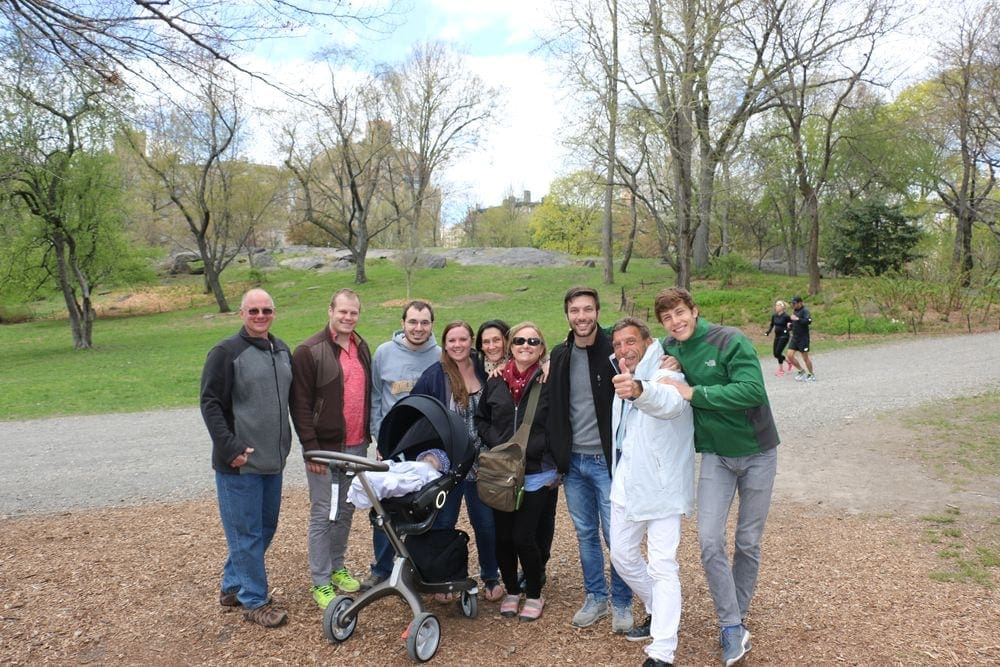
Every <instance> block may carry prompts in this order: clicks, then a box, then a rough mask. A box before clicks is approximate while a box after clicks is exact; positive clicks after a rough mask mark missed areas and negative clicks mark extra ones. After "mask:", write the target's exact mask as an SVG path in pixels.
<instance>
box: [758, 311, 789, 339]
mask: <svg viewBox="0 0 1000 667" xmlns="http://www.w3.org/2000/svg"><path fill="white" fill-rule="evenodd" d="M791 321H792V318H791V317H790V316H789V314H788V313H785V312H782V313H772V314H771V323H770V324H769V325H768V327H767V331H765V332H764V335H765V336H766V335H768V334H769V333H771V331H774V337H775V338H788V327H789V324H791Z"/></svg>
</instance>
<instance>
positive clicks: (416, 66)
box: [381, 42, 499, 248]
mask: <svg viewBox="0 0 1000 667" xmlns="http://www.w3.org/2000/svg"><path fill="white" fill-rule="evenodd" d="M381 79H382V82H383V85H384V86H385V91H386V101H387V109H388V114H387V119H388V120H389V121H390V122H391V128H392V137H393V141H392V143H393V147H394V150H393V159H392V160H391V161H390V163H389V168H388V170H387V175H388V177H389V179H390V186H389V187H390V190H389V193H390V198H391V202H392V206H393V209H394V211H395V215H396V216H397V217H398V218H399V219H400V220H401V221H404V223H405V225H406V227H407V234H408V237H409V239H408V240H409V245H410V247H411V248H416V247H418V246H419V245H422V244H421V229H422V228H426V227H429V228H430V229H429V239H428V240H429V241H430V242H431V244H432V245H438V242H439V233H440V225H439V221H438V220H437V215H436V213H437V212H436V211H431V212H433V213H434V215H433V216H429V215H427V213H428V209H434V208H435V206H434V204H435V203H436V202H437V200H438V198H439V196H440V190H439V189H436V188H435V187H434V185H433V183H434V181H433V179H434V176H435V175H436V174H438V173H439V172H440V170H441V169H442V168H443V167H445V166H447V165H449V164H452V163H453V162H454V160H455V159H457V158H458V157H459V156H461V155H462V154H464V153H466V152H467V151H469V150H471V149H472V148H474V147H475V146H476V144H477V143H478V141H479V136H480V132H482V130H483V129H485V127H486V126H487V125H488V124H489V123H490V122H492V120H493V118H494V114H495V113H496V108H497V102H498V97H499V92H498V91H497V90H496V89H493V88H490V87H488V86H487V85H486V84H485V82H483V81H482V80H481V79H480V78H479V77H478V76H476V75H475V74H473V73H471V72H469V71H468V69H467V68H466V66H465V64H464V63H463V61H462V58H461V57H460V56H459V54H457V53H455V52H454V51H452V50H450V49H449V48H448V47H446V46H445V45H444V44H442V43H440V42H428V43H422V44H418V45H416V46H415V47H414V49H413V51H412V53H411V54H410V56H409V58H408V59H407V60H406V62H404V63H403V64H402V65H401V66H400V67H398V68H393V69H387V70H386V71H384V72H383V73H382V75H381Z"/></svg>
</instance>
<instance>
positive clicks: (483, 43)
mask: <svg viewBox="0 0 1000 667" xmlns="http://www.w3.org/2000/svg"><path fill="white" fill-rule="evenodd" d="M546 6H547V5H545V4H544V3H541V2H536V1H534V0H512V1H510V2H506V3H468V2H467V1H466V2H461V1H460V0H430V1H429V2H428V3H426V4H423V5H422V7H418V8H417V9H415V10H414V12H412V13H411V14H410V15H409V16H408V17H407V21H409V23H408V25H407V27H406V28H404V29H403V30H402V31H400V32H401V34H400V37H402V38H403V39H426V38H442V39H443V38H444V37H445V36H446V35H449V34H454V35H455V36H457V38H458V39H454V40H449V41H451V42H452V43H461V42H462V41H464V42H465V43H466V44H467V45H468V46H469V49H468V50H469V52H470V53H471V55H468V56H466V64H467V66H468V67H469V69H470V70H472V71H473V72H474V73H476V74H477V75H478V76H479V77H480V78H481V79H482V80H483V81H484V82H485V83H486V84H487V85H489V86H494V87H498V88H502V89H503V91H504V97H503V99H502V100H501V102H500V104H499V113H498V117H497V122H496V124H495V125H493V126H492V127H490V128H488V129H487V131H486V132H485V133H484V134H483V136H482V138H481V140H480V143H479V146H478V147H476V148H475V149H474V150H472V151H470V152H468V153H466V154H464V155H463V156H462V157H460V158H459V161H458V163H457V164H454V165H452V166H451V167H450V168H449V169H447V170H446V171H445V172H444V173H442V174H439V178H440V179H441V180H442V185H443V186H444V189H445V196H446V198H447V201H446V202H445V211H444V217H445V221H446V222H455V221H457V220H458V219H460V218H461V216H462V215H463V214H464V211H465V209H466V208H467V207H468V206H471V205H475V204H480V205H484V206H489V205H494V204H498V203H500V201H501V200H502V199H503V197H504V196H506V195H507V194H508V193H509V192H513V193H514V194H515V195H517V196H518V197H520V196H521V195H522V192H523V191H524V190H530V191H531V195H532V198H533V199H534V200H536V201H537V200H538V199H540V198H541V196H543V195H544V194H546V193H547V192H548V189H549V184H550V183H551V181H552V180H553V178H555V177H556V176H558V175H559V173H560V171H561V163H562V149H561V148H560V146H559V144H558V139H557V135H558V132H559V128H560V125H561V124H562V123H563V122H564V119H563V117H562V114H561V113H560V111H559V110H558V108H557V105H558V103H559V95H560V93H559V82H558V77H557V76H556V75H554V74H553V73H551V71H550V68H549V67H548V66H547V64H546V61H545V59H544V57H543V56H540V55H537V54H531V53H528V50H529V48H530V47H531V46H534V44H535V42H534V35H533V33H532V30H533V27H534V26H537V25H538V22H537V20H536V19H537V18H538V17H539V16H540V15H541V12H542V11H543V7H546ZM421 22H424V25H425V26H426V27H433V29H435V30H438V31H439V32H437V33H435V34H420V33H421V32H422V31H421V30H420V28H419V25H418V24H420V23H421ZM470 37H471V38H474V39H475V40H476V44H477V45H478V46H477V47H476V48H473V45H472V44H468V40H469V38H470ZM390 41H392V42H395V43H394V44H393V46H392V50H393V51H398V52H400V53H404V54H405V53H406V52H407V51H408V50H409V47H410V44H406V45H405V47H404V46H403V44H402V43H401V41H397V40H395V39H393V40H390ZM508 44H518V46H517V47H515V48H514V49H510V48H508V46H507V45H508ZM382 46H383V47H389V44H388V43H386V44H383V45H382ZM379 48H380V47H379V46H378V45H377V44H376V45H374V46H373V49H372V50H373V51H375V53H374V54H373V57H374V56H378V55H382V56H383V57H385V56H384V54H385V51H386V49H381V52H379ZM273 52H280V53H281V54H282V57H281V58H274V57H273V56H272V57H268V55H267V54H266V53H265V54H261V55H259V56H256V57H254V58H253V59H248V60H246V61H245V64H246V65H247V67H248V68H249V69H251V70H253V71H261V72H265V73H267V75H268V76H270V77H273V78H274V80H276V81H279V82H280V83H281V85H283V86H286V87H289V88H293V89H295V90H301V91H306V90H328V89H329V76H330V74H329V71H328V69H327V66H326V65H325V64H319V63H314V62H310V61H309V60H308V55H309V54H307V53H304V52H303V51H302V50H301V49H299V50H296V49H295V48H294V46H289V47H288V48H287V49H282V47H281V46H280V45H274V46H273V51H272V53H273ZM291 54H294V56H292V57H289V56H290V55H291ZM295 56H298V57H295ZM400 57H402V56H400ZM345 74H348V71H346V70H345V71H341V72H339V75H340V76H343V75H345ZM246 90H247V92H246V99H247V100H248V101H249V102H250V103H251V104H252V105H254V106H255V107H260V108H264V109H271V110H274V111H275V112H276V113H275V115H274V118H272V119H266V118H264V116H263V115H259V116H256V117H255V119H254V125H255V127H256V128H258V129H257V131H256V134H257V137H256V139H255V141H253V142H252V143H251V145H252V146H253V149H252V151H251V155H250V156H249V157H251V159H254V160H259V161H266V162H270V163H278V162H280V154H279V151H278V145H277V140H278V139H279V138H280V133H279V132H278V131H277V129H278V128H279V127H280V123H281V122H282V119H283V118H284V119H285V120H287V118H288V112H290V111H291V110H294V109H295V108H296V106H298V105H297V104H296V103H295V102H290V101H289V100H288V99H287V98H286V97H283V96H282V95H281V93H280V92H279V91H276V90H274V89H273V88H272V87H270V86H267V85H266V84H264V83H262V82H259V81H253V82H249V83H248V84H247V88H246Z"/></svg>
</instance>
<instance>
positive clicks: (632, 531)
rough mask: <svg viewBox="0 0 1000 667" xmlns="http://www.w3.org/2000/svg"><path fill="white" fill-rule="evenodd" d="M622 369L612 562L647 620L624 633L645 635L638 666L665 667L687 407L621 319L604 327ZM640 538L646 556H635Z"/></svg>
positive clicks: (686, 451)
mask: <svg viewBox="0 0 1000 667" xmlns="http://www.w3.org/2000/svg"><path fill="white" fill-rule="evenodd" d="M611 339H612V343H613V345H614V357H615V359H616V360H617V363H618V365H619V368H620V369H621V373H619V374H617V375H615V376H614V377H613V378H612V382H613V383H614V386H615V398H614V399H612V404H613V405H612V411H611V432H612V435H613V437H614V442H615V452H614V454H613V457H612V460H613V464H612V467H611V562H612V563H613V564H614V566H615V569H616V570H617V571H618V574H619V575H621V578H622V579H624V580H625V583H627V584H628V585H629V588H631V589H632V591H633V592H634V593H635V594H636V595H638V596H639V599H641V600H642V603H643V605H644V606H645V607H646V613H647V616H646V620H645V622H644V623H642V624H641V625H638V626H636V628H634V629H633V630H632V631H629V632H626V633H625V638H626V639H629V640H632V639H633V638H634V639H636V640H639V639H645V638H647V637H652V639H653V641H652V642H651V643H650V644H649V645H647V646H646V655H647V656H648V658H647V659H646V662H644V663H643V667H661V666H663V665H671V664H673V661H674V652H675V651H676V650H677V631H678V628H679V627H680V620H681V581H680V576H679V574H678V573H679V570H680V566H679V565H678V563H677V547H678V546H679V545H680V539H681V516H687V515H690V514H691V512H692V511H693V510H694V422H693V420H692V413H691V405H690V404H689V403H688V402H687V401H685V400H684V399H683V398H682V397H681V395H680V393H679V392H678V391H677V389H676V388H675V387H672V386H668V385H664V384H659V383H658V380H659V379H660V378H663V377H672V378H674V379H675V380H678V381H680V382H683V381H684V376H683V375H681V374H680V373H677V372H675V371H669V370H664V369H661V368H660V356H661V355H660V346H659V345H656V344H654V343H655V341H654V340H653V338H652V336H651V335H650V333H649V327H648V326H646V323H645V322H643V321H642V320H639V319H636V318H633V317H626V318H624V319H622V320H619V321H618V322H617V323H616V324H615V325H614V327H613V328H612V331H611ZM644 537H645V538H646V551H647V554H648V561H647V560H646V559H644V558H643V555H642V541H643V538H644Z"/></svg>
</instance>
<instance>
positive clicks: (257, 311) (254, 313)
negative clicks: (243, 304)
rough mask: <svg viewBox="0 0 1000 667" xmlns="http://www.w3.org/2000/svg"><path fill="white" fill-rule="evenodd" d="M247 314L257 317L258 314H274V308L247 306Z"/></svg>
mask: <svg viewBox="0 0 1000 667" xmlns="http://www.w3.org/2000/svg"><path fill="white" fill-rule="evenodd" d="M247 315H250V316H251V317H257V316H258V315H274V308H247Z"/></svg>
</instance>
